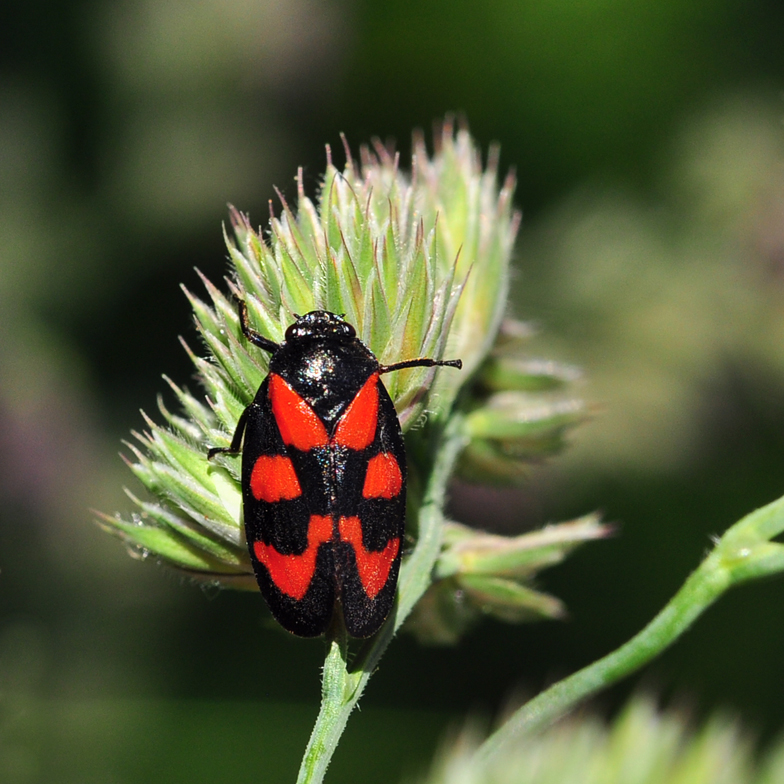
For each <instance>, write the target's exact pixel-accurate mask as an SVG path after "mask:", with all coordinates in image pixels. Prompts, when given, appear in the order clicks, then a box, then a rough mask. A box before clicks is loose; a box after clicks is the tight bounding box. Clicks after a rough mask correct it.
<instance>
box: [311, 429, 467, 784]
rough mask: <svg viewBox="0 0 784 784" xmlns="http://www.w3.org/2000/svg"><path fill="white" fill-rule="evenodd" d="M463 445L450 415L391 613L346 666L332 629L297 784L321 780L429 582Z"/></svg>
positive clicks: (340, 634) (339, 636)
mask: <svg viewBox="0 0 784 784" xmlns="http://www.w3.org/2000/svg"><path fill="white" fill-rule="evenodd" d="M463 446H464V435H463V417H462V416H461V415H459V414H453V415H452V416H451V417H450V419H449V422H448V423H447V425H446V427H445V428H444V430H443V431H442V433H441V436H440V438H439V442H438V449H437V451H436V452H435V453H434V462H433V467H432V470H431V471H430V475H429V477H428V481H427V486H426V489H425V494H424V497H423V499H422V505H421V506H420V508H419V515H418V522H419V538H418V539H417V543H416V546H415V547H414V551H413V552H412V553H411V555H410V556H409V558H408V559H407V560H406V562H405V563H404V564H403V567H402V569H401V571H400V587H399V591H398V601H397V607H396V609H395V613H394V615H393V616H392V617H390V618H389V619H388V620H387V622H386V623H385V624H384V626H383V627H382V628H381V630H380V631H379V632H378V633H377V634H376V635H375V636H374V637H373V638H371V639H370V640H368V642H367V643H366V644H365V645H364V647H363V648H362V649H361V650H360V652H359V655H358V656H357V659H356V662H355V665H354V667H353V668H352V669H350V670H349V667H348V645H347V640H346V635H345V630H344V629H342V628H340V629H334V628H333V631H332V632H331V634H330V638H329V640H328V644H329V648H328V651H327V658H326V661H325V663H324V677H323V681H322V693H321V709H320V711H319V715H318V718H317V719H316V724H315V726H314V727H313V732H312V734H311V736H310V740H309V741H308V746H307V749H306V750H305V756H304V757H303V759H302V765H301V767H300V770H299V776H298V778H297V784H320V782H321V781H322V780H323V779H324V774H325V773H326V770H327V766H328V765H329V763H330V760H331V759H332V755H333V754H334V753H335V749H336V748H337V745H338V743H339V741H340V737H341V735H342V734H343V730H344V729H345V727H346V723H347V722H348V717H349V715H350V714H351V711H352V710H353V709H354V707H355V706H356V704H357V702H358V701H359V698H360V697H361V696H362V692H363V691H364V690H365V686H366V685H367V682H368V680H369V679H370V676H371V675H372V674H373V672H374V671H375V669H376V666H377V664H378V662H379V660H380V659H381V656H382V655H383V653H384V651H385V650H386V648H387V645H389V643H390V641H391V639H392V637H393V636H394V635H395V632H397V630H398V629H399V628H400V627H401V625H402V624H403V621H405V619H406V618H407V616H408V614H409V613H410V612H411V610H412V609H413V607H414V605H415V604H416V603H417V601H419V598H420V597H421V596H422V594H423V593H424V592H425V591H426V590H427V588H428V587H429V585H430V582H431V575H432V572H433V566H434V565H435V562H436V559H437V558H438V555H439V553H440V551H441V535H442V527H443V526H442V523H443V515H442V510H443V506H444V496H445V494H446V487H447V483H448V481H449V477H450V476H451V474H452V469H453V467H454V464H455V460H456V459H457V457H458V455H459V454H460V451H461V450H462V448H463Z"/></svg>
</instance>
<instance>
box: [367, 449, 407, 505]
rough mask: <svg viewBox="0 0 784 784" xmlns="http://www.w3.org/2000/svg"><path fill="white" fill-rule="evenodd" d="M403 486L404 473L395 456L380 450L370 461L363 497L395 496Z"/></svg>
mask: <svg viewBox="0 0 784 784" xmlns="http://www.w3.org/2000/svg"><path fill="white" fill-rule="evenodd" d="M402 487H403V474H402V473H401V472H400V466H399V465H398V462H397V460H396V459H395V456H394V455H392V454H390V453H389V452H379V454H377V455H376V456H375V457H371V458H370V460H369V461H368V467H367V473H366V474H365V486H364V487H363V488H362V497H363V498H394V497H395V496H396V495H397V494H398V493H399V492H400V490H401V488H402Z"/></svg>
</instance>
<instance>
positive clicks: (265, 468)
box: [250, 455, 302, 504]
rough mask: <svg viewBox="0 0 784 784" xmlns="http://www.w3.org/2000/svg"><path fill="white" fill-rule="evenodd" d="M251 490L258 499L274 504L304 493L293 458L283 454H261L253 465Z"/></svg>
mask: <svg viewBox="0 0 784 784" xmlns="http://www.w3.org/2000/svg"><path fill="white" fill-rule="evenodd" d="M250 491H251V493H253V497H254V498H255V499H256V500H257V501H266V502H267V503H270V504H273V503H275V502H276V501H290V500H291V499H292V498H298V497H299V496H301V495H302V488H301V487H300V486H299V480H298V479H297V474H296V473H295V472H294V465H293V464H292V462H291V459H290V458H288V457H284V456H283V455H261V457H259V459H258V460H256V462H255V463H254V465H253V471H252V472H251V475H250Z"/></svg>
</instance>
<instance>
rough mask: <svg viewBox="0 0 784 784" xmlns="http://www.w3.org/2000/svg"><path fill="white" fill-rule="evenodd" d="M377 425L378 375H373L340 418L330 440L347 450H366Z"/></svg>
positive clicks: (373, 437) (371, 441)
mask: <svg viewBox="0 0 784 784" xmlns="http://www.w3.org/2000/svg"><path fill="white" fill-rule="evenodd" d="M377 424H378V373H373V375H372V376H370V378H369V379H368V380H367V381H366V382H365V383H364V385H363V386H362V389H360V390H359V392H357V394H356V397H355V398H354V399H353V400H352V401H351V404H350V405H349V407H348V408H347V409H346V411H345V413H344V414H343V416H342V417H341V418H340V421H339V422H338V426H337V428H336V429H335V435H334V436H333V437H332V440H333V442H334V443H336V444H338V445H339V446H346V447H348V448H349V449H366V448H367V447H369V446H370V445H371V444H372V443H373V440H374V439H375V437H376V426H377Z"/></svg>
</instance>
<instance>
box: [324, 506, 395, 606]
mask: <svg viewBox="0 0 784 784" xmlns="http://www.w3.org/2000/svg"><path fill="white" fill-rule="evenodd" d="M339 529H340V538H341V539H342V540H343V541H344V542H348V544H350V545H351V546H352V547H353V548H354V554H355V555H356V560H357V571H358V572H359V579H360V581H361V582H362V587H363V588H364V589H365V593H366V594H367V595H368V597H369V598H370V599H375V598H376V596H377V595H378V592H379V591H380V590H381V589H382V588H383V587H384V586H385V585H386V584H387V580H388V579H389V570H390V569H391V568H392V562H393V561H394V560H395V557H396V556H397V553H398V550H399V549H400V539H398V538H397V537H395V538H394V539H390V540H389V541H388V542H387V546H386V547H385V548H384V549H383V550H379V551H378V552H371V551H370V550H366V549H365V545H364V544H362V525H361V523H360V520H359V518H358V517H341V518H340V523H339Z"/></svg>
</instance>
